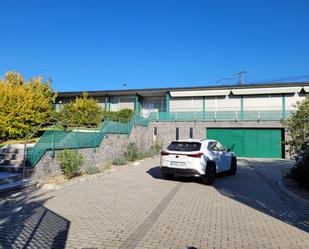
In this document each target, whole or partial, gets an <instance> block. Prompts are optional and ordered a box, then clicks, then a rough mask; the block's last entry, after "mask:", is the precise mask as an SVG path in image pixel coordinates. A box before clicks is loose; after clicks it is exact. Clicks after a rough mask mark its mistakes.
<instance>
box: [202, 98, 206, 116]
mask: <svg viewBox="0 0 309 249" xmlns="http://www.w3.org/2000/svg"><path fill="white" fill-rule="evenodd" d="M205 100H206V98H205V96H203V120H205V116H206V115H205V111H206V101H205Z"/></svg>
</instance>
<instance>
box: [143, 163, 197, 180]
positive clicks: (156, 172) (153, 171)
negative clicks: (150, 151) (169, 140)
mask: <svg viewBox="0 0 309 249" xmlns="http://www.w3.org/2000/svg"><path fill="white" fill-rule="evenodd" d="M146 173H148V174H149V175H151V176H152V177H153V178H155V179H164V178H163V177H162V175H161V173H160V166H155V167H152V168H150V169H149V170H148V171H146ZM171 181H180V182H196V183H201V180H200V179H199V178H197V177H180V176H177V177H174V178H173V179H171Z"/></svg>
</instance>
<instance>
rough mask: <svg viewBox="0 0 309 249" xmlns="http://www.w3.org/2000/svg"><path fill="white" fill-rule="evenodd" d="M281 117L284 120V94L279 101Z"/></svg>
mask: <svg viewBox="0 0 309 249" xmlns="http://www.w3.org/2000/svg"><path fill="white" fill-rule="evenodd" d="M281 108H282V109H281V117H282V118H283V119H285V111H286V109H285V94H284V93H283V94H282V99H281Z"/></svg>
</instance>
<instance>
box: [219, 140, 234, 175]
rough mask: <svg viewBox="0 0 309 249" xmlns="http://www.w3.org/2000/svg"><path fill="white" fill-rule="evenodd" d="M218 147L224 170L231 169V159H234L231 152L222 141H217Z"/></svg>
mask: <svg viewBox="0 0 309 249" xmlns="http://www.w3.org/2000/svg"><path fill="white" fill-rule="evenodd" d="M216 149H217V151H218V157H219V160H220V162H221V164H222V171H227V170H229V169H230V167H231V160H232V157H231V154H230V153H228V152H227V150H226V149H225V148H224V146H223V145H222V144H221V143H220V142H217V144H216Z"/></svg>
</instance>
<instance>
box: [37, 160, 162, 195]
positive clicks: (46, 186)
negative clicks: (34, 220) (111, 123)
mask: <svg viewBox="0 0 309 249" xmlns="http://www.w3.org/2000/svg"><path fill="white" fill-rule="evenodd" d="M153 158H157V157H150V158H145V159H142V160H139V161H135V162H132V163H130V164H126V165H123V166H117V169H114V170H107V171H105V172H101V173H97V174H93V175H85V176H82V177H78V178H76V179H74V178H73V179H71V180H69V181H68V182H66V183H63V184H49V183H44V182H41V183H39V186H40V188H41V189H44V190H60V189H63V188H66V187H69V186H72V185H75V184H78V183H80V182H84V181H90V180H93V179H97V178H100V177H102V176H104V175H108V174H113V173H115V172H118V171H120V170H123V169H126V168H130V167H133V166H137V165H140V164H141V162H143V161H145V160H147V159H153Z"/></svg>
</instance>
